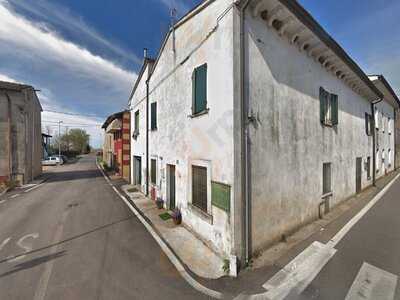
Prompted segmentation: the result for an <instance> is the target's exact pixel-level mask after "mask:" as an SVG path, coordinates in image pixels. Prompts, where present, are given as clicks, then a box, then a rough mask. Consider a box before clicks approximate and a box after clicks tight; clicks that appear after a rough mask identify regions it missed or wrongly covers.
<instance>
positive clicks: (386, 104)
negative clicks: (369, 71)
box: [369, 75, 400, 178]
mask: <svg viewBox="0 0 400 300" xmlns="http://www.w3.org/2000/svg"><path fill="white" fill-rule="evenodd" d="M369 78H370V80H371V81H372V82H373V83H374V85H375V86H376V87H377V88H378V89H379V90H380V91H381V92H382V94H383V95H384V98H383V100H382V101H381V102H379V103H377V104H376V106H375V112H374V114H375V141H376V143H375V153H376V158H375V164H376V177H377V178H378V177H381V176H383V175H385V174H387V173H388V172H391V171H393V170H394V169H395V157H396V151H398V149H397V148H396V145H395V140H396V138H395V136H396V134H397V133H398V130H399V129H398V128H397V130H396V127H395V123H396V110H398V109H399V105H400V100H399V98H398V97H397V95H396V93H395V92H394V91H393V88H392V87H391V86H390V85H389V83H388V82H387V80H386V79H385V77H384V76H383V75H370V76H369Z"/></svg>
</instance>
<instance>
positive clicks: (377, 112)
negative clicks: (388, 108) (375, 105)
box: [375, 110, 379, 129]
mask: <svg viewBox="0 0 400 300" xmlns="http://www.w3.org/2000/svg"><path fill="white" fill-rule="evenodd" d="M375 128H376V129H378V128H379V111H378V110H376V111H375Z"/></svg>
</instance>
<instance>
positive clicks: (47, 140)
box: [42, 133, 52, 159]
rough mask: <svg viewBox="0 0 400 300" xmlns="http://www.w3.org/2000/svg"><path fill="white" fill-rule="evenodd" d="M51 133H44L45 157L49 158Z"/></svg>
mask: <svg viewBox="0 0 400 300" xmlns="http://www.w3.org/2000/svg"><path fill="white" fill-rule="evenodd" d="M51 138H52V136H51V135H49V134H46V133H42V145H43V159H47V158H48V157H49V150H50V139H51Z"/></svg>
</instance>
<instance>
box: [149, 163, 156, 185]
mask: <svg viewBox="0 0 400 300" xmlns="http://www.w3.org/2000/svg"><path fill="white" fill-rule="evenodd" d="M153 162H154V166H153ZM153 172H154V173H153ZM153 176H154V178H153ZM153 179H154V180H153ZM150 183H151V184H153V185H157V158H150Z"/></svg>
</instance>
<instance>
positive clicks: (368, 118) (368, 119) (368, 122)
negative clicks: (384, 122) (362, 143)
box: [365, 113, 373, 136]
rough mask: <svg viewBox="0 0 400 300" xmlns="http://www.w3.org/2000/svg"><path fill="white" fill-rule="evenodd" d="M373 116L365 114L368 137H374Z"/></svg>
mask: <svg viewBox="0 0 400 300" xmlns="http://www.w3.org/2000/svg"><path fill="white" fill-rule="evenodd" d="M372 121H373V119H372V115H370V114H368V113H365V131H366V133H367V135H368V136H370V135H372Z"/></svg>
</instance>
